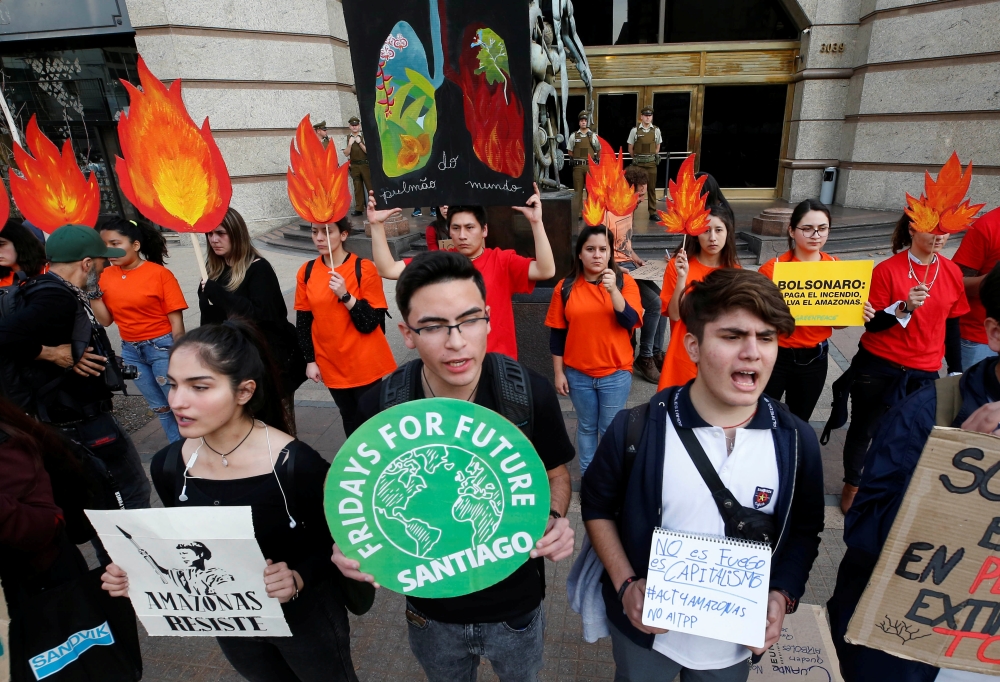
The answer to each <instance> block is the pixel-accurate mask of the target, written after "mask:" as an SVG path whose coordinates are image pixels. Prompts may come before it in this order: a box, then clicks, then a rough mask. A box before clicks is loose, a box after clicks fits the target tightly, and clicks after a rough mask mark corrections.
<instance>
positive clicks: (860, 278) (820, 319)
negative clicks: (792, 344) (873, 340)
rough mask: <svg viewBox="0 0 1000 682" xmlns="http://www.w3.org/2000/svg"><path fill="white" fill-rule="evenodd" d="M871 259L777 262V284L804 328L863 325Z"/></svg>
mask: <svg viewBox="0 0 1000 682" xmlns="http://www.w3.org/2000/svg"><path fill="white" fill-rule="evenodd" d="M873 267H875V262H874V261H870V260H838V261H822V262H818V263H780V262H779V263H775V264H774V277H773V278H772V279H773V280H774V283H775V284H777V285H778V289H779V290H781V295H782V296H784V298H785V303H786V304H787V305H788V309H789V310H790V311H791V313H792V316H793V317H794V318H795V324H797V325H799V326H801V327H860V326H861V325H863V324H864V323H865V320H864V316H863V311H864V307H865V301H867V300H868V287H869V286H870V285H871V281H872V268H873Z"/></svg>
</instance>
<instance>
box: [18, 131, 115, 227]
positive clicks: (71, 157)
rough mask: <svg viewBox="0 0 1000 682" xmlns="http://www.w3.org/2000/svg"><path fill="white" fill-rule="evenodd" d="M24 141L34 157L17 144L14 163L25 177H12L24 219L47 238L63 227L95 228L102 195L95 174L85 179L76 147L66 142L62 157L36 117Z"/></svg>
mask: <svg viewBox="0 0 1000 682" xmlns="http://www.w3.org/2000/svg"><path fill="white" fill-rule="evenodd" d="M24 137H25V143H26V144H27V145H28V149H30V150H31V153H29V152H27V151H25V150H24V149H23V148H22V147H21V145H19V144H17V143H16V142H15V143H14V162H15V163H16V164H17V167H18V169H19V170H20V171H21V175H23V176H24V177H23V178H22V177H19V176H18V174H17V173H13V172H12V173H11V174H10V191H11V194H13V195H14V202H15V203H16V204H17V207H18V208H19V209H20V210H21V215H23V216H24V218H25V220H28V221H29V222H31V223H32V224H33V225H35V226H37V227H38V229H40V230H41V231H42V232H45V233H47V234H52V233H53V232H55V231H56V230H57V229H59V228H60V227H62V226H63V225H86V226H87V227H94V225H96V224H97V214H98V213H99V212H100V209H101V192H100V189H99V188H98V186H97V178H96V177H94V174H93V172H91V173H90V175H89V177H87V178H84V176H83V171H81V170H80V167H79V166H78V165H77V163H76V154H74V153H73V143H72V142H71V141H70V140H69V139H67V140H66V141H65V142H64V143H63V148H62V153H61V154H60V152H59V148H58V147H56V146H55V144H53V143H52V141H51V140H50V139H49V138H47V137H46V136H45V134H44V133H43V132H42V131H41V130H40V129H39V128H38V122H37V121H36V120H35V116H34V114H32V116H31V120H29V121H28V127H27V129H26V130H25V135H24ZM32 154H33V155H34V156H32ZM8 211H9V208H8Z"/></svg>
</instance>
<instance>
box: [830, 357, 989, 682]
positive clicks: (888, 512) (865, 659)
mask: <svg viewBox="0 0 1000 682" xmlns="http://www.w3.org/2000/svg"><path fill="white" fill-rule="evenodd" d="M996 365H997V359H996V358H990V359H987V360H983V361H982V362H980V363H978V364H976V365H974V366H973V367H972V368H971V369H970V370H969V371H967V372H966V373H965V375H964V376H962V379H961V382H960V383H959V390H960V391H961V395H962V408H961V410H960V411H959V413H958V416H957V417H955V419H954V420H953V421H952V423H951V425H952V426H960V425H961V424H962V422H964V421H965V420H966V419H968V417H969V415H971V414H972V413H973V412H975V411H976V410H977V409H978V408H979V407H981V406H982V405H985V404H986V403H988V402H989V401H990V400H993V401H996V400H1000V382H998V381H997V375H996ZM936 413H937V389H936V387H935V386H934V384H931V385H930V386H925V387H924V388H922V389H920V390H919V391H917V392H915V393H913V394H912V395H910V396H909V397H907V398H906V399H905V400H904V401H903V402H902V403H900V404H899V405H897V406H896V407H894V408H893V409H891V410H889V411H888V412H887V413H886V414H885V416H884V417H883V418H882V421H881V422H879V426H878V431H877V432H876V435H875V438H874V440H872V444H871V446H870V447H869V448H868V454H867V455H866V456H865V469H864V475H863V476H862V477H861V486H860V488H859V490H858V494H857V496H856V497H855V498H854V504H853V506H852V507H851V510H850V511H849V512H848V513H847V517H846V519H845V520H844V542H845V543H846V544H847V553H846V555H845V556H844V559H843V561H842V562H841V564H840V570H839V571H838V572H837V586H836V588H835V589H834V593H833V596H832V597H831V598H830V601H829V603H828V604H827V606H828V608H829V613H830V625H831V628H832V629H833V640H834V644H835V645H836V648H837V653H838V657H839V658H840V665H841V669H842V671H843V674H844V679H846V680H848V682H860V681H861V680H872V681H876V682H884V680H886V679H892V680H899V681H901V682H926V681H929V680H933V679H934V678H935V677H936V676H937V668H935V667H933V666H929V665H927V664H924V663H918V662H916V661H906V660H903V659H901V658H896V657H895V656H891V655H889V654H887V653H884V652H882V651H877V650H875V649H869V648H867V647H862V646H857V645H852V644H848V643H847V642H845V641H844V634H845V633H846V632H847V626H848V623H849V622H850V620H851V616H853V615H854V610H855V609H856V608H857V605H858V602H859V601H860V600H861V595H862V593H863V592H864V590H865V587H866V586H867V584H868V580H869V578H870V577H871V574H872V571H873V570H874V569H875V564H876V562H877V561H878V556H879V554H880V553H881V551H882V547H883V546H884V545H885V541H886V538H887V537H888V536H889V531H890V530H891V529H892V523H893V521H895V520H896V513H897V512H898V511H899V505H900V504H901V503H902V501H903V496H904V495H905V494H906V488H907V486H909V485H910V478H911V477H912V476H913V470H914V469H915V468H916V466H917V462H918V461H919V460H920V454H921V453H922V452H923V451H924V445H926V444H927V438H928V437H929V436H930V434H931V430H932V429H933V428H934V421H935V418H936Z"/></svg>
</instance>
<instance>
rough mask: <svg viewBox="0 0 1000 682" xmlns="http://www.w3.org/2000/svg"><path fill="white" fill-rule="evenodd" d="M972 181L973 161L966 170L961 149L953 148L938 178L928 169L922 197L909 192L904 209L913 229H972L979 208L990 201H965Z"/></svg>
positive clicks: (939, 231) (948, 231)
mask: <svg viewBox="0 0 1000 682" xmlns="http://www.w3.org/2000/svg"><path fill="white" fill-rule="evenodd" d="M971 182H972V162H971V161H970V162H969V166H968V168H967V169H966V170H965V172H964V173H963V172H962V163H961V162H960V161H959V160H958V153H957V152H952V154H951V157H950V158H949V159H948V162H947V163H946V164H944V166H943V167H942V168H941V172H940V173H938V176H937V180H936V181H935V180H932V179H931V174H930V173H927V172H926V171H925V172H924V194H921V195H920V198H919V199H916V198H914V197H912V196H910V194H909V193H907V195H906V203H907V207H906V210H905V211H904V212H905V213H906V215H907V216H909V218H910V224H911V225H913V229H914V230H916V231H917V232H931V233H933V234H954V233H955V232H961V231H962V230H965V229H968V227H969V225H970V224H971V223H972V219H973V218H974V217H975V215H976V214H977V213H978V212H979V209H981V208H982V207H983V206H985V205H986V204H976V205H974V206H970V205H969V200H968V199H965V201H962V199H963V198H964V197H965V193H966V192H968V191H969V184H970V183H971Z"/></svg>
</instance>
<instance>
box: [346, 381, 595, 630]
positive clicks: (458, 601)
mask: <svg viewBox="0 0 1000 682" xmlns="http://www.w3.org/2000/svg"><path fill="white" fill-rule="evenodd" d="M527 373H528V377H529V379H530V381H531V392H532V397H533V402H534V410H535V414H534V424H535V427H534V429H533V430H534V434H533V435H532V438H531V444H532V445H534V446H535V450H537V451H538V456H539V457H541V459H542V464H544V465H545V468H546V470H552V469H555V468H556V467H558V466H560V465H563V464H566V463H567V462H569V461H571V460H572V459H573V456H574V454H575V451H574V449H573V444H572V443H570V440H569V435H568V434H567V433H566V425H565V422H564V421H563V416H562V409H561V408H560V407H559V398H558V397H557V396H556V392H555V389H554V388H552V384H550V383H549V382H548V380H547V379H545V377H543V376H542V375H541V374H538V373H537V372H534V371H532V370H530V369H528V370H527ZM492 382H493V374H492V370H491V369H490V364H489V363H486V364H484V366H483V376H482V378H481V379H480V385H479V390H478V391H477V392H476V399H475V401H474V402H475V403H476V404H477V405H481V406H482V407H485V408H488V409H490V410H493V411H495V412H496V411H498V409H497V407H498V406H497V404H496V402H495V400H494V398H493V395H494V390H493V386H492ZM380 390H381V386H376V387H375V388H373V389H372V390H370V391H368V392H367V393H365V394H364V396H362V398H361V400H360V401H359V404H358V422H359V423H360V422H364V421H367V420H368V419H371V418H372V417H373V416H375V415H376V414H378V413H379V412H380V410H379V391H380ZM416 397H417V398H426V397H427V396H426V395H424V392H423V384H422V383H418V384H417V396H416ZM362 570H364V566H362ZM544 597H545V560H544V559H535V560H532V559H528V560H527V561H526V562H525V563H524V564H523V565H522V566H521V567H520V568H518V569H517V570H516V571H514V572H513V573H512V574H511V575H509V576H508V577H506V578H505V579H503V580H501V581H500V582H498V583H497V584H495V585H492V586H490V587H487V588H486V589H484V590H479V591H478V592H473V593H472V594H467V595H465V596H462V597H448V598H443V599H427V598H420V597H408V599H409V601H411V602H412V603H413V606H414V607H416V608H417V609H418V610H419V611H421V612H422V613H423V614H425V615H426V616H427V617H428V618H430V619H432V620H436V621H440V622H442V623H499V622H502V621H507V620H513V619H514V618H516V617H517V616H521V615H524V614H526V613H528V612H529V611H531V610H533V609H535V608H536V607H537V606H538V605H539V604H540V603H541V601H542V599H543V598H544Z"/></svg>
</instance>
